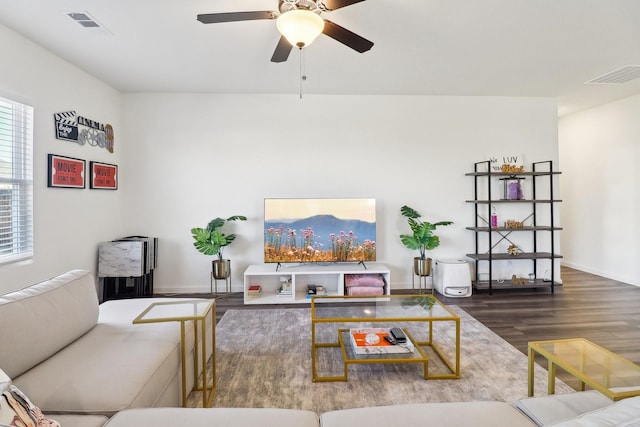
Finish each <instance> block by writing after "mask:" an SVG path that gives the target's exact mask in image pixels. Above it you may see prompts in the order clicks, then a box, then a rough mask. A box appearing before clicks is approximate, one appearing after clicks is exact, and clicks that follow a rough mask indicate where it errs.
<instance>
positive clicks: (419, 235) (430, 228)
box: [400, 205, 453, 276]
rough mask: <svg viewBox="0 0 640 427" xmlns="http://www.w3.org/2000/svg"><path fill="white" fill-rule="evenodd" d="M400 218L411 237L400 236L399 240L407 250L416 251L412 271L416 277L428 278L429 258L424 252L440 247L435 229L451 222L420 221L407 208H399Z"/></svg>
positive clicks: (416, 213) (415, 212) (414, 213)
mask: <svg viewBox="0 0 640 427" xmlns="http://www.w3.org/2000/svg"><path fill="white" fill-rule="evenodd" d="M400 213H401V214H402V216H404V217H405V218H407V222H408V224H409V227H410V228H411V231H412V232H413V235H408V234H401V235H400V240H401V241H402V243H403V244H404V245H405V246H406V247H407V248H409V249H412V250H418V252H419V253H420V256H419V257H415V258H414V259H413V271H414V273H415V274H416V275H417V276H429V275H430V274H431V258H427V256H426V251H428V250H431V249H435V248H436V247H438V246H439V245H440V238H439V237H438V236H436V235H435V234H433V232H434V230H435V229H436V227H439V226H444V225H450V224H453V222H451V221H440V222H436V223H431V222H428V221H422V220H421V219H420V217H421V215H420V214H419V213H418V212H417V211H416V210H415V209H412V208H410V207H409V206H406V205H405V206H402V207H401V208H400Z"/></svg>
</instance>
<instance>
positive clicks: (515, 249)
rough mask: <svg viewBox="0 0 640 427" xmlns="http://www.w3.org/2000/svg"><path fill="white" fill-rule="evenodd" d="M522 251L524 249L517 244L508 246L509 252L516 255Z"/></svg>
mask: <svg viewBox="0 0 640 427" xmlns="http://www.w3.org/2000/svg"><path fill="white" fill-rule="evenodd" d="M521 252H522V250H521V249H520V248H519V247H518V246H516V245H509V247H508V248H507V253H508V254H509V255H512V256H516V255H518V254H520V253H521Z"/></svg>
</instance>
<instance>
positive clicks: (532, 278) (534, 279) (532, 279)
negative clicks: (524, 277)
mask: <svg viewBox="0 0 640 427" xmlns="http://www.w3.org/2000/svg"><path fill="white" fill-rule="evenodd" d="M535 281H536V274H535V273H529V283H535Z"/></svg>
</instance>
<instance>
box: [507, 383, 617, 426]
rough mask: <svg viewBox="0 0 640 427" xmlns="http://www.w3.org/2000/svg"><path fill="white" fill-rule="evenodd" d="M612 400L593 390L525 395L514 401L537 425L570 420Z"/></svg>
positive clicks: (604, 405)
mask: <svg viewBox="0 0 640 427" xmlns="http://www.w3.org/2000/svg"><path fill="white" fill-rule="evenodd" d="M612 403H613V402H612V401H611V399H609V398H608V397H607V396H605V395H604V394H602V393H599V392H597V391H595V390H589V391H583V392H577V393H566V394H552V395H548V396H540V397H527V398H524V399H520V400H517V401H516V402H515V406H516V408H518V409H519V410H521V411H522V412H524V414H525V415H526V416H528V417H529V418H531V419H532V420H533V422H535V423H536V424H537V425H538V426H541V427H542V426H549V425H551V424H554V423H558V422H560V421H565V420H570V419H572V418H575V417H577V416H579V415H581V414H584V413H585V412H591V411H593V410H596V409H600V408H604V407H606V406H609V405H611V404H612Z"/></svg>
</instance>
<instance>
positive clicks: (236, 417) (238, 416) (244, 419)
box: [105, 408, 359, 427]
mask: <svg viewBox="0 0 640 427" xmlns="http://www.w3.org/2000/svg"><path fill="white" fill-rule="evenodd" d="M142 425H145V426H154V427H165V426H166V427H174V426H189V427H214V426H224V427H234V426H238V427H253V426H255V427H318V416H317V415H316V413H315V412H311V411H303V410H295V409H275V408H152V409H130V410H127V411H122V412H118V413H117V414H116V415H114V416H113V418H111V419H110V420H109V422H108V423H107V424H105V427H130V426H142ZM356 425H359V424H356ZM350 427H354V426H350Z"/></svg>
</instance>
